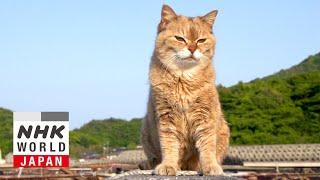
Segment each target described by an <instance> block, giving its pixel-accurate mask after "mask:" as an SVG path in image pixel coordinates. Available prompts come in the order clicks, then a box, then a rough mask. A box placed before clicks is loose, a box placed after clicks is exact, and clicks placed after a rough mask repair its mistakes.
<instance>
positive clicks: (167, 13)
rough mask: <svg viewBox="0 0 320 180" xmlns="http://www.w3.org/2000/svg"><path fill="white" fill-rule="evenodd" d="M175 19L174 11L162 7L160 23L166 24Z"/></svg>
mask: <svg viewBox="0 0 320 180" xmlns="http://www.w3.org/2000/svg"><path fill="white" fill-rule="evenodd" d="M176 17H177V14H176V13H175V12H174V10H173V9H172V8H171V7H170V6H168V5H166V4H164V5H163V6H162V10H161V21H167V22H170V21H171V20H173V19H174V18H176Z"/></svg>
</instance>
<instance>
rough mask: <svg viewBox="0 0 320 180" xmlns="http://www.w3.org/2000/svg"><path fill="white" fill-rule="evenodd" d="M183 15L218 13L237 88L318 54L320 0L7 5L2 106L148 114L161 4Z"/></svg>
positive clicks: (3, 6)
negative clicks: (152, 65) (241, 82)
mask: <svg viewBox="0 0 320 180" xmlns="http://www.w3.org/2000/svg"><path fill="white" fill-rule="evenodd" d="M163 3H166V4H168V5H170V6H171V7H172V8H173V9H174V10H175V11H176V13H177V14H183V15H186V16H199V15H204V14H206V13H207V12H210V11H211V10H214V9H217V10H218V11H219V13H218V17H217V20H216V22H215V25H214V32H215V35H216V37H217V47H216V55H215V57H214V60H213V61H214V66H215V69H216V73H217V83H218V84H222V85H224V86H232V85H234V84H236V83H237V82H239V81H243V82H247V81H250V80H253V79H255V78H258V77H263V76H266V75H269V74H272V73H275V72H277V71H279V70H280V69H285V68H289V67H290V66H292V65H294V64H297V63H299V62H300V61H302V60H303V59H304V58H306V57H308V56H309V55H312V54H315V53H317V52H319V51H320V33H319V32H320V20H319V19H320V11H319V7H320V1H318V0H309V1H301V0H282V1H278V0H261V1H252V0H239V1H231V0H224V1H221V0H202V1H187V0H180V1H178V0H176V1H173V0H166V1H163V0H161V1H160V0H159V1H156V0H153V1H150V0H136V1H129V0H127V1H124V0H117V1H105V0H101V1H99V0H92V1H81V0H68V1H65V0H55V1H49V0H38V1H35V0H28V1H18V0H2V1H0V78H1V81H0V107H5V108H8V109H11V110H13V111H27V112H29V111H31V112H40V111H68V112H69V113H70V121H71V128H79V127H81V125H83V124H84V123H87V122H89V121H90V120H92V119H104V118H109V117H117V118H125V119H128V120H129V119H131V118H134V117H143V116H144V114H145V112H146V102H147V97H148V90H149V85H148V66H149V61H150V57H151V55H152V52H153V48H154V40H155V36H156V28H157V24H158V23H159V20H160V11H161V7H162V4H163Z"/></svg>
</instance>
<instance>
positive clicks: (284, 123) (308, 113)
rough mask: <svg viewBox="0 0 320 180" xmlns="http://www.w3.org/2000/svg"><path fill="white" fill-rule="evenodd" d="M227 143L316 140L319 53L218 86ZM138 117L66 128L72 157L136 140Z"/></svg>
mask: <svg viewBox="0 0 320 180" xmlns="http://www.w3.org/2000/svg"><path fill="white" fill-rule="evenodd" d="M218 90H219V93H220V98H221V102H222V106H223V110H224V113H225V116H226V119H227V121H228V122H229V124H230V128H231V143H232V144H278V143H281V144H289V143H320V53H318V54H316V55H313V56H310V57H308V58H307V59H305V60H304V61H302V62H301V63H300V64H298V65H295V66H293V67H291V68H289V69H286V70H281V71H279V72H278V73H275V74H273V75H270V76H267V77H264V78H261V79H255V80H253V81H251V82H248V83H243V82H239V83H238V84H236V85H234V86H232V87H228V88H227V87H223V86H221V85H220V86H218ZM140 126H141V119H132V120H131V121H125V120H121V119H114V118H110V119H105V120H92V121H90V122H89V123H87V124H85V125H83V126H82V127H81V128H79V129H75V130H73V131H71V132H70V148H71V151H70V152H71V154H72V155H73V156H79V155H80V154H81V153H83V152H86V151H95V152H97V153H102V151H103V147H128V148H133V147H135V145H137V144H139V132H140ZM11 128H12V112H11V111H9V110H6V109H0V147H1V148H2V149H3V151H4V153H7V152H8V151H9V150H11V147H12V137H11V136H12V129H11Z"/></svg>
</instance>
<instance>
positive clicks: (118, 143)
mask: <svg viewBox="0 0 320 180" xmlns="http://www.w3.org/2000/svg"><path fill="white" fill-rule="evenodd" d="M140 127H141V119H132V120H131V121H125V120H122V119H114V118H109V119H104V120H92V121H90V122H89V123H87V124H85V125H83V126H82V127H81V128H80V129H75V130H73V131H71V132H70V144H71V145H70V147H71V148H70V152H71V154H73V155H79V154H81V153H83V152H86V151H95V152H98V153H102V149H103V147H127V148H129V149H130V148H135V147H136V146H137V145H138V144H139V141H140Z"/></svg>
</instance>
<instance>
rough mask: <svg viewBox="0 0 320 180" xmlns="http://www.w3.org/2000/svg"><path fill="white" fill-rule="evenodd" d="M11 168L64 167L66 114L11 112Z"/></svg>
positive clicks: (67, 143) (67, 131) (67, 154)
mask: <svg viewBox="0 0 320 180" xmlns="http://www.w3.org/2000/svg"><path fill="white" fill-rule="evenodd" d="M13 163H14V167H68V166H69V113H68V112H14V113H13Z"/></svg>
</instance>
